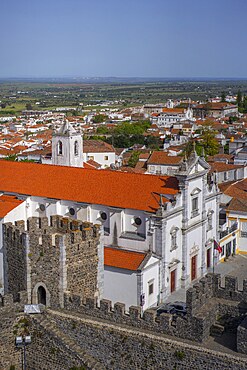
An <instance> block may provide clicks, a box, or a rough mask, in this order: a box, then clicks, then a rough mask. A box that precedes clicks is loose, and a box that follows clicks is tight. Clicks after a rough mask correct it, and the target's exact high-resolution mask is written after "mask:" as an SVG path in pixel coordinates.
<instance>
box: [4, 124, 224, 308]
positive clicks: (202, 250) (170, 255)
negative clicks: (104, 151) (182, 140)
mask: <svg viewBox="0 0 247 370" xmlns="http://www.w3.org/2000/svg"><path fill="white" fill-rule="evenodd" d="M82 148H83V140H82V137H81V135H80V134H79V133H77V132H76V131H75V130H74V129H73V128H72V127H71V126H70V125H69V124H68V123H67V122H65V123H64V125H63V126H62V128H61V129H60V131H58V132H57V133H55V134H54V136H53V142H52V150H53V155H52V158H53V165H43V164H34V163H22V162H9V161H0V172H1V178H0V192H1V193H0V194H1V196H0V222H1V225H0V226H1V227H0V233H1V234H0V241H1V244H0V284H1V285H0V286H2V288H1V289H2V292H3V291H5V292H6V293H7V292H10V293H11V291H10V290H8V286H7V284H6V279H7V278H6V275H7V274H8V258H7V257H8V256H6V246H5V245H4V243H3V235H2V229H3V224H6V223H12V224H14V223H16V222H17V221H23V222H24V228H25V229H27V227H28V222H29V220H30V219H31V218H34V217H36V218H38V219H41V220H42V219H43V218H46V219H47V220H48V221H47V222H48V223H50V224H49V225H48V226H51V222H52V221H51V220H52V218H53V217H54V216H62V217H64V218H70V219H72V220H73V219H74V220H78V221H79V222H88V223H90V224H92V225H96V224H97V225H100V233H101V242H100V244H99V246H100V247H99V249H100V248H101V250H99V252H98V253H99V265H98V266H101V267H100V268H101V269H103V270H104V271H98V276H101V279H102V281H101V282H100V284H101V289H100V290H99V291H98V293H97V297H99V298H105V299H109V300H111V301H113V303H114V302H117V301H118V302H123V303H125V304H126V307H127V308H128V307H129V306H131V305H141V306H142V307H143V309H144V310H145V309H147V308H149V307H152V306H156V305H157V304H159V303H160V302H162V301H163V300H164V299H166V298H167V297H169V295H170V294H172V293H173V292H175V291H176V290H177V289H179V288H187V287H188V286H189V285H190V284H191V283H192V282H194V281H196V280H197V279H199V278H200V277H202V276H204V275H205V274H206V273H207V270H208V269H209V268H210V267H212V263H213V253H214V250H213V245H214V243H213V241H214V240H217V239H218V213H219V195H220V193H219V190H218V186H217V183H216V182H214V181H210V183H208V172H209V165H208V164H207V163H206V161H205V160H204V158H202V157H198V156H197V154H196V153H195V152H192V154H191V155H190V157H189V158H188V159H187V160H184V161H182V162H181V164H180V165H179V168H178V170H177V172H176V173H175V174H174V175H173V176H158V175H151V174H133V173H125V172H120V171H113V170H94V169H88V168H83V154H82V153H83V149H82ZM8 249H10V247H9V246H8ZM26 253H27V252H26ZM65 264H66V261H65ZM103 266H104V268H103ZM42 284H43V282H42V281H40V286H42V287H43V288H44V284H43V285H42ZM98 284H99V282H98ZM96 285H97V284H96ZM43 288H42V289H43ZM35 289H36V290H35V291H30V294H29V297H28V303H34V302H36V301H37V297H35V292H37V291H38V289H39V286H37V284H36V287H35ZM44 289H45V288H44ZM63 289H64V292H65V291H66V290H68V289H67V287H66V285H64V288H63ZM45 293H46V296H49V294H50V292H48V291H47V292H45ZM60 293H61V292H60ZM72 293H73V292H72Z"/></svg>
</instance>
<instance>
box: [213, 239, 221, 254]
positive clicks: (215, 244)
mask: <svg viewBox="0 0 247 370" xmlns="http://www.w3.org/2000/svg"><path fill="white" fill-rule="evenodd" d="M214 249H216V250H217V251H218V252H219V253H222V248H221V246H220V245H219V243H217V241H216V240H214Z"/></svg>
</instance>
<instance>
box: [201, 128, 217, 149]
mask: <svg viewBox="0 0 247 370" xmlns="http://www.w3.org/2000/svg"><path fill="white" fill-rule="evenodd" d="M200 145H201V146H202V147H203V148H204V152H205V155H206V156H208V155H215V154H217V153H219V143H218V141H217V139H216V138H215V134H214V132H213V131H211V130H209V129H207V128H206V129H204V130H203V133H202V135H201V142H200Z"/></svg>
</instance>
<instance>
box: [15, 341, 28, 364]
mask: <svg viewBox="0 0 247 370" xmlns="http://www.w3.org/2000/svg"><path fill="white" fill-rule="evenodd" d="M30 343H31V335H26V336H23V337H22V336H18V337H16V338H15V345H16V347H17V348H21V349H22V350H23V357H22V369H23V370H26V366H27V364H26V346H27V345H28V344H30Z"/></svg>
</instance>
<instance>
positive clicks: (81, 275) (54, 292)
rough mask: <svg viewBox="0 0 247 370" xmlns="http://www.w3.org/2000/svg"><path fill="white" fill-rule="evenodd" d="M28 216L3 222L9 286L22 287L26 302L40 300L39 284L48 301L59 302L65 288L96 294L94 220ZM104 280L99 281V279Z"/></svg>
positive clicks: (10, 288)
mask: <svg viewBox="0 0 247 370" xmlns="http://www.w3.org/2000/svg"><path fill="white" fill-rule="evenodd" d="M50 223H51V225H50V226H49V224H48V219H47V218H46V217H42V218H38V217H32V218H30V219H28V222H27V230H25V229H24V222H23V221H20V222H16V223H15V225H12V224H10V223H8V224H5V225H4V231H5V232H4V247H5V249H6V257H7V260H6V270H7V281H8V289H7V291H8V292H10V293H12V294H14V298H15V299H17V293H18V291H20V290H24V289H26V290H27V292H28V302H29V303H39V302H38V301H39V298H38V292H39V287H43V289H44V290H45V300H46V304H47V305H48V306H52V307H63V304H64V303H63V300H64V292H65V291H71V292H73V293H75V294H80V295H82V296H83V297H84V298H86V297H94V296H97V297H100V296H101V294H102V292H100V291H99V285H100V284H99V281H98V276H99V275H98V266H99V263H101V264H103V261H99V257H98V256H99V249H100V248H103V245H102V244H101V243H100V229H99V226H98V225H92V224H90V223H88V222H81V221H78V220H73V219H70V218H65V217H61V216H52V217H51V220H50ZM101 286H102V284H101Z"/></svg>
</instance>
